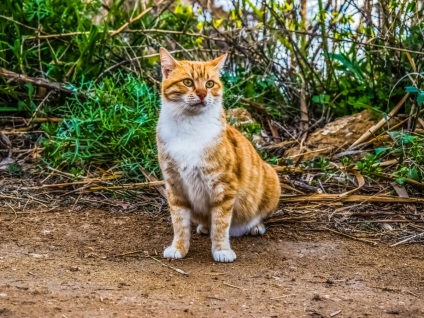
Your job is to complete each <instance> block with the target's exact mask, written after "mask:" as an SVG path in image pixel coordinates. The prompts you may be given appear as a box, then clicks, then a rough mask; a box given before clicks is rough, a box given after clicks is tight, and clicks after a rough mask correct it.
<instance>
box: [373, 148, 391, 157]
mask: <svg viewBox="0 0 424 318" xmlns="http://www.w3.org/2000/svg"><path fill="white" fill-rule="evenodd" d="M389 149H390V148H376V149H375V154H376V155H377V156H378V155H379V154H382V153H384V152H386V151H387V150H389Z"/></svg>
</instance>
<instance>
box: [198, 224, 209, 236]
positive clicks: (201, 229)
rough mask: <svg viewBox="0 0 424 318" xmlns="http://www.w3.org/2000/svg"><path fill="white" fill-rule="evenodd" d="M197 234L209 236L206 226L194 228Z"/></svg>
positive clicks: (201, 225) (200, 225)
mask: <svg viewBox="0 0 424 318" xmlns="http://www.w3.org/2000/svg"><path fill="white" fill-rule="evenodd" d="M196 232H197V234H201V235H208V234H209V228H208V226H206V225H203V224H199V225H198V226H197V228H196Z"/></svg>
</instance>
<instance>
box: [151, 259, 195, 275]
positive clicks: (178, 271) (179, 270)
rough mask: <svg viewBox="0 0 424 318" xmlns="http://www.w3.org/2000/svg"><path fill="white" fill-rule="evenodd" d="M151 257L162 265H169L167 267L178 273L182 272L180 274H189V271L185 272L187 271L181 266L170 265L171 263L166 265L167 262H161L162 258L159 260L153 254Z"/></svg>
mask: <svg viewBox="0 0 424 318" xmlns="http://www.w3.org/2000/svg"><path fill="white" fill-rule="evenodd" d="M150 258H151V259H152V260H154V261H155V262H158V263H159V264H161V265H162V266H164V267H167V268H169V269H172V270H174V271H176V272H177V273H180V274H183V275H187V276H188V273H187V272H185V271H183V270H182V269H179V268H176V267H172V266H170V265H166V264H165V263H163V262H161V261H160V260H158V259H157V258H155V257H153V256H150Z"/></svg>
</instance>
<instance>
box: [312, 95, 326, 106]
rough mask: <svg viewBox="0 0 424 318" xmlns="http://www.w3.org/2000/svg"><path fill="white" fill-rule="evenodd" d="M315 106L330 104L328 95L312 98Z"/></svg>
mask: <svg viewBox="0 0 424 318" xmlns="http://www.w3.org/2000/svg"><path fill="white" fill-rule="evenodd" d="M312 101H313V102H314V103H315V104H328V103H329V102H330V95H326V94H320V95H315V96H313V97H312Z"/></svg>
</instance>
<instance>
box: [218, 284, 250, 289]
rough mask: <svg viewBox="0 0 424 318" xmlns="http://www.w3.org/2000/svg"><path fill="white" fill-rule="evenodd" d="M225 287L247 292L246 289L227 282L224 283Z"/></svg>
mask: <svg viewBox="0 0 424 318" xmlns="http://www.w3.org/2000/svg"><path fill="white" fill-rule="evenodd" d="M222 283H223V284H224V285H225V286H229V287H232V288H237V289H240V290H246V289H244V288H241V287H238V286H235V285H232V284H228V283H226V282H222Z"/></svg>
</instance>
